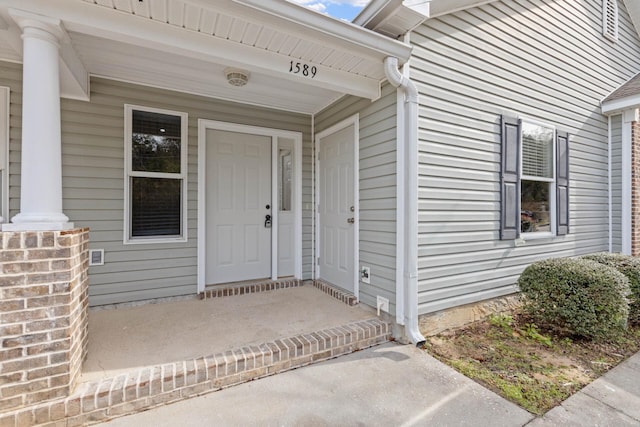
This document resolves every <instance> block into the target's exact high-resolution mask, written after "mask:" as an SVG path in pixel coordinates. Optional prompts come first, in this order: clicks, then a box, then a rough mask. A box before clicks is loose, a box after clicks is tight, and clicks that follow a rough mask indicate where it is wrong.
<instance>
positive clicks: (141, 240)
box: [123, 237, 187, 245]
mask: <svg viewBox="0 0 640 427" xmlns="http://www.w3.org/2000/svg"><path fill="white" fill-rule="evenodd" d="M186 242H187V239H186V238H185V237H164V238H163V237H159V238H156V237H149V238H146V239H145V238H139V239H129V240H125V241H124V242H123V244H125V245H151V244H166V243H186Z"/></svg>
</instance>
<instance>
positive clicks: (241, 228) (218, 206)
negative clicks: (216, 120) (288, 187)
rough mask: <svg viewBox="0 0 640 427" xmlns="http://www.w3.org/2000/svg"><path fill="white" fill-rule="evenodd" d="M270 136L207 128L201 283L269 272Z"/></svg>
mask: <svg viewBox="0 0 640 427" xmlns="http://www.w3.org/2000/svg"><path fill="white" fill-rule="evenodd" d="M271 141H272V138H271V137H270V136H263V135H253V134H248V133H240V132H229V131H222V130H213V129H209V130H207V136H206V144H207V150H206V179H207V182H206V185H205V188H206V212H207V213H206V221H207V224H206V267H205V281H206V284H207V285H211V284H217V283H227V282H235V281H240V280H250V279H262V278H269V277H271V230H272V228H270V227H266V226H265V219H266V216H267V215H269V216H271V194H272V193H271Z"/></svg>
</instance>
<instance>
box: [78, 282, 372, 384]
mask: <svg viewBox="0 0 640 427" xmlns="http://www.w3.org/2000/svg"><path fill="white" fill-rule="evenodd" d="M374 317H376V313H375V311H374V310H373V309H372V308H369V307H366V306H362V305H358V306H355V307H349V306H347V305H346V304H344V303H343V302H340V301H338V300H336V299H335V298H333V297H331V296H329V295H327V294H325V293H323V292H322V291H320V290H318V289H316V288H315V287H313V286H312V285H305V286H300V287H292V288H288V289H279V290H273V291H266V292H258V293H252V294H245V295H237V296H228V297H221V298H211V299H206V300H199V299H190V300H182V301H168V302H161V303H156V304H145V305H140V306H134V307H123V308H115V309H105V310H91V311H90V312H89V348H88V356H87V359H86V361H85V363H84V365H83V372H82V376H81V378H80V383H83V382H91V381H99V380H102V379H104V378H109V377H114V376H116V375H118V374H121V373H124V372H128V371H132V370H136V369H139V368H142V367H145V366H152V365H161V364H166V363H171V362H175V361H182V360H189V359H194V358H196V357H201V356H205V355H210V354H216V353H222V352H225V351H227V350H231V349H237V348H240V347H243V346H249V345H257V344H260V343H265V342H270V341H274V340H276V339H280V338H286V337H291V336H295V335H300V334H305V333H311V332H314V331H320V330H323V329H327V328H333V327H337V326H341V325H345V324H349V323H353V322H357V321H361V320H366V319H371V318H374Z"/></svg>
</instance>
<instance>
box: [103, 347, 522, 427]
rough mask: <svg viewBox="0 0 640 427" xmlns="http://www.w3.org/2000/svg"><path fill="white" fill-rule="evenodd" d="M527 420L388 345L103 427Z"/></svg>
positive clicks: (415, 353) (422, 357)
mask: <svg viewBox="0 0 640 427" xmlns="http://www.w3.org/2000/svg"><path fill="white" fill-rule="evenodd" d="M531 419H533V415H531V414H530V413H528V412H527V411H525V410H524V409H521V408H519V407H518V406H516V405H514V404H513V403H511V402H508V401H506V400H504V399H502V398H501V397H499V396H498V395H496V394H494V393H492V392H491V391H489V390H487V389H485V388H484V387H482V386H480V385H478V384H477V383H475V382H474V381H472V380H470V379H468V378H466V377H464V376H463V375H460V374H459V373H457V372H455V371H454V370H453V369H451V368H448V367H447V366H445V365H443V364H442V363H440V362H438V361H437V360H435V359H434V358H432V357H430V356H429V355H428V354H427V353H425V352H424V351H421V350H418V349H416V348H414V347H413V346H403V345H398V344H394V343H389V344H384V345H381V346H377V347H374V348H371V349H368V350H363V351H360V352H357V353H353V354H350V355H348V356H342V357H339V358H337V359H333V360H330V361H327V362H323V363H319V364H315V365H311V366H307V367H305V368H300V369H297V370H295V371H289V372H285V373H283V374H279V375H275V376H272V377H268V378H263V379H260V380H257V381H253V382H249V383H245V384H241V385H239V386H235V387H231V388H228V389H225V390H221V391H218V392H215V393H210V394H207V395H204V396H201V397H197V398H193V399H189V400H185V401H182V402H178V403H175V404H172V405H167V406H163V407H160V408H157V409H153V410H151V411H147V412H143V413H139V414H135V415H131V416H127V417H124V418H119V419H115V420H113V421H111V422H109V423H106V424H105V427H120V426H135V427H145V426H149V427H151V426H153V427H160V426H397V425H403V426H414V425H415V426H418V425H420V426H424V425H429V426H492V427H500V426H522V425H524V424H526V423H527V422H529V421H530V420H531Z"/></svg>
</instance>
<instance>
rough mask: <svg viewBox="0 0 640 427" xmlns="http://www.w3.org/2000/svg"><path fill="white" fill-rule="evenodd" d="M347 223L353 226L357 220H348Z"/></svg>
mask: <svg viewBox="0 0 640 427" xmlns="http://www.w3.org/2000/svg"><path fill="white" fill-rule="evenodd" d="M347 222H348V223H349V224H353V223H355V222H356V220H355V218H347Z"/></svg>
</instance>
